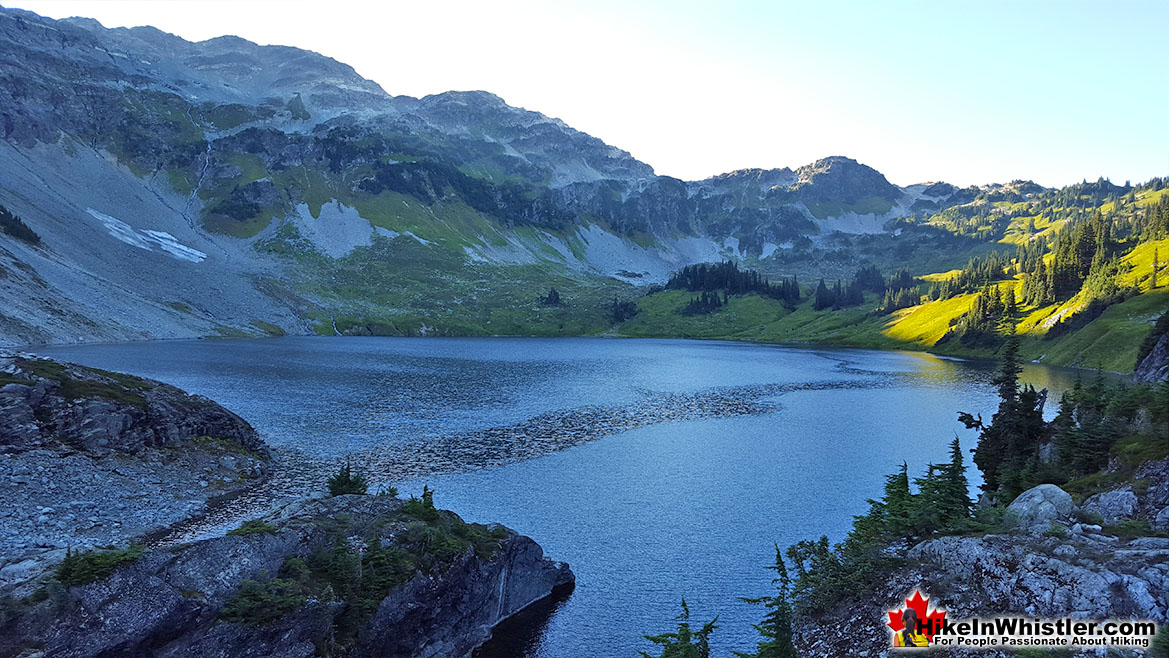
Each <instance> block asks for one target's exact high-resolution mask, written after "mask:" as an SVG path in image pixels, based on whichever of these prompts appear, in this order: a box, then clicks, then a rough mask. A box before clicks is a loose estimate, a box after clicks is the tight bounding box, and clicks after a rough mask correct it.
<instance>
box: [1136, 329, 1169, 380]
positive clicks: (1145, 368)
mask: <svg viewBox="0 0 1169 658" xmlns="http://www.w3.org/2000/svg"><path fill="white" fill-rule="evenodd" d="M1133 377H1134V378H1135V379H1136V380H1137V381H1138V382H1149V383H1155V382H1165V381H1169V333H1163V334H1161V337H1160V338H1158V339H1157V342H1156V343H1154V344H1153V349H1152V350H1151V351H1150V352H1149V353H1148V354H1146V355H1145V357H1144V358H1143V359H1141V361H1140V363H1137V367H1136V369H1135V370H1134V371H1133Z"/></svg>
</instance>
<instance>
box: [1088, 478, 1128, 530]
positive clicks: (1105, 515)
mask: <svg viewBox="0 0 1169 658" xmlns="http://www.w3.org/2000/svg"><path fill="white" fill-rule="evenodd" d="M1081 509H1083V510H1084V511H1085V512H1088V513H1091V514H1095V515H1097V516H1099V517H1100V518H1101V519H1103V520H1104V523H1105V524H1106V525H1112V524H1114V523H1118V522H1120V521H1124V520H1126V519H1132V518H1135V517H1136V511H1137V495H1136V494H1135V493H1133V490H1132V487H1127V486H1126V487H1123V488H1120V489H1117V490H1115V491H1105V492H1104V493H1098V494H1096V495H1095V496H1092V497H1090V498H1088V500H1086V501H1084V504H1083V506H1082V508H1081Z"/></svg>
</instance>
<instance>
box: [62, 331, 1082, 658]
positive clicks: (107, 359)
mask: <svg viewBox="0 0 1169 658" xmlns="http://www.w3.org/2000/svg"><path fill="white" fill-rule="evenodd" d="M39 351H40V352H41V353H44V354H46V355H48V356H53V357H57V358H61V359H65V360H70V361H75V362H79V363H84V364H87V365H92V366H97V367H101V368H107V369H111V370H118V371H123V372H129V373H133V374H137V375H143V376H147V377H152V378H155V379H159V380H162V381H165V382H168V383H171V384H174V385H176V386H179V387H181V388H184V389H186V390H188V391H190V392H193V393H200V394H203V395H206V396H208V397H211V398H213V399H215V400H216V401H218V402H220V403H221V404H223V405H224V406H226V407H228V408H230V409H232V410H233V411H235V412H237V413H239V414H240V415H241V416H243V417H244V418H246V419H247V420H248V421H250V422H251V423H252V424H253V425H255V426H256V428H257V429H259V430H260V432H261V433H262V435H263V436H264V437H265V439H266V440H267V441H268V442H269V443H270V444H272V445H274V446H276V447H278V448H279V449H280V454H281V455H282V459H284V460H288V461H289V463H292V462H293V461H296V460H297V459H298V457H300V458H303V462H304V463H321V464H324V463H331V462H329V460H335V459H336V458H337V457H338V456H339V455H346V454H351V453H352V454H364V455H369V454H377V453H378V451H382V452H384V453H386V454H394V453H395V450H398V449H399V448H400V447H401V446H403V445H405V444H407V443H415V444H417V443H419V442H421V443H425V442H428V441H429V442H436V441H440V440H454V441H456V442H457V441H459V440H461V439H459V437H462V436H467V435H470V434H473V433H475V432H482V431H485V430H492V428H515V427H521V428H526V429H525V433H524V434H523V436H525V437H531V436H534V435H539V434H540V433H541V432H544V431H547V432H556V431H563V428H564V427H566V426H571V422H568V425H564V424H561V425H548V424H547V423H546V421H543V420H540V419H542V418H547V417H549V415H553V416H557V417H566V418H569V419H570V421H571V419H572V418H577V417H578V416H579V414H580V413H581V412H582V410H587V409H596V408H600V409H603V410H610V409H612V410H623V413H626V414H627V415H631V416H635V417H636V416H637V414H638V413H642V416H641V417H639V418H640V419H639V420H638V422H637V423H635V428H634V429H629V430H627V431H617V432H616V433H614V432H601V431H599V430H598V431H597V433H596V436H597V437H599V438H597V440H593V441H591V442H583V443H582V442H581V441H575V443H581V444H580V445H575V446H574V447H570V448H567V449H564V450H559V451H555V452H552V453H551V454H544V455H543V456H539V457H536V458H532V459H523V460H521V461H514V462H512V463H507V464H504V465H493V466H491V467H489V468H484V467H482V466H484V465H485V464H486V463H487V462H486V460H483V463H477V461H476V457H474V455H472V456H470V457H466V456H463V457H458V458H454V457H452V459H451V460H450V462H449V463H447V465H446V466H445V467H444V468H442V469H435V470H434V471H433V474H427V473H431V471H430V470H428V467H427V465H420V466H417V467H416V468H415V469H414V470H412V471H409V472H411V473H415V474H417V473H423V474H424V475H423V476H422V477H415V478H412V479H402V478H401V477H400V476H398V475H397V473H399V472H406V471H394V472H384V473H373V474H371V475H372V476H373V479H374V480H380V481H384V482H394V483H396V484H398V486H399V489H401V490H402V492H403V494H405V493H410V492H416V491H418V490H420V489H421V488H422V485H423V484H429V485H430V486H431V487H432V488H434V489H436V490H437V494H436V497H435V499H436V502H437V503H438V504H439V505H440V506H441V507H445V508H449V509H453V510H455V511H456V512H458V513H460V514H461V515H462V516H463V517H464V518H465V519H467V520H469V521H479V522H488V521H494V522H500V523H503V524H505V525H507V526H509V527H511V528H514V529H515V530H517V531H519V532H521V533H524V534H527V535H529V536H531V537H532V538H534V539H535V540H536V541H538V542H539V543H540V544H541V545H542V546H543V547H544V550H545V552H546V553H547V554H548V555H549V556H550V557H552V558H554V559H557V560H563V561H567V562H569V563H570V564H571V565H572V568H573V570H574V572H575V573H576V575H577V587H576V590H575V592H574V593H573V594H572V595H571V596H570V597H569V598H568V599H567V600H565V601H562V602H560V603H559V604H557V605H556V606H554V607H553V608H552V611H551V613H550V616H549V615H544V617H543V618H538V619H537V620H536V622H537V623H535V624H534V625H533V626H531V627H529V628H527V629H526V632H528V633H530V634H531V637H530V638H527V640H526V641H525V642H522V643H521V644H523V645H524V648H523V649H522V651H520V655H523V656H529V657H533V658H534V657H540V658H575V657H577V656H586V655H587V656H596V657H608V656H633V655H636V650H637V649H646V650H648V649H650V645H649V644H648V643H647V642H645V641H644V640H642V639H641V636H642V635H644V634H647V633H657V632H662V631H666V630H670V629H671V628H672V625H673V622H672V619H673V617H674V616H675V615H676V614H677V612H678V603H679V600H680V598H681V597H682V596H685V597H686V599H687V602H688V603H689V605H690V608H691V610H692V611H693V613H694V615H695V617H696V618H697V619H699V620H704V619H707V618H710V617H713V616H714V615H719V626H720V628H719V630H718V631H717V633H716V634H715V636H714V638H713V641H712V646H713V650H714V653H715V655H717V656H729V655H730V651H731V650H748V649H750V648H752V647H753V643H754V642H755V640H756V637H755V636H754V631H753V630H752V629H751V626H750V625H751V624H752V623H754V622H757V621H758V620H759V618H760V616H761V614H762V611H761V610H760V609H759V608H757V607H753V606H750V605H748V604H745V603H743V602H741V601H740V600H739V598H738V597H741V596H760V595H764V594H767V593H768V591H769V587H770V580H771V573H770V572H769V571H766V570H765V569H764V567H766V566H767V565H768V564H770V563H771V562H772V561H773V559H774V554H775V553H774V548H773V546H774V544H776V543H778V544H779V545H780V546H786V545H788V544H791V543H793V542H795V541H798V540H800V539H804V538H813V537H818V536H820V535H825V534H826V535H828V536H829V537H830V538H832V539H840V538H842V537H843V535H844V534H845V533H846V532H847V530H848V528H849V525H850V523H851V519H852V516H853V515H855V514H859V513H861V512H863V511H865V509H866V507H867V505H866V503H865V499H867V498H871V497H874V496H878V495H879V494H880V492H881V487H882V484H883V481H884V476H885V475H886V474H887V473H890V472H892V471H894V470H896V469H897V467H898V466H899V465H900V463H901V462H902V461H906V462H908V464H909V469H910V473H911V475H915V474H920V473H921V472H922V471H923V469H924V468H925V465H926V464H928V463H930V462H940V461H945V460H947V459H948V454H947V450H948V444H949V442H950V440H951V439H952V438H953V437H954V436H958V437H960V439H961V440H962V443H963V446H964V447H965V448H971V447H973V440H974V434H973V432H970V431H968V430H966V429H965V428H963V426H962V425H961V424H960V423H958V422H957V415H956V412H957V411H959V410H962V411H970V412H974V413H982V414H983V415H984V416H985V417H987V418H989V416H990V414H991V413H992V412H993V410H994V407H995V405H996V399H995V397H994V391H993V388H992V387H991V385H990V375H991V367H990V366H988V365H987V364H985V363H973V362H964V361H958V360H953V359H943V358H938V357H934V356H930V355H926V354H919V353H908V352H874V351H862V350H830V349H804V348H792V347H777V346H764V345H749V344H736V343H725V342H696V341H683V340H624V339H588V338H582V339H507V338H465V339H450V338H445V339H444V338H403V339H393V338H367V339H363V338H345V339H337V338H281V339H268V340H215V341H171V342H155V343H129V344H117V345H91V346H77V347H59V348H51V349H41V350H39ZM1074 377H1075V374H1074V373H1073V372H1071V371H1067V370H1061V369H1055V368H1046V367H1040V366H1029V367H1027V368H1026V369H1025V371H1024V374H1023V378H1024V379H1025V380H1026V381H1028V382H1031V383H1034V384H1035V385H1036V386H1037V387H1047V388H1050V389H1052V390H1053V392H1054V395H1053V396H1052V397H1051V398H1049V399H1050V400H1051V401H1050V402H1049V403H1048V405H1049V413H1050V409H1052V408H1054V401H1055V400H1056V399H1058V392H1059V391H1062V390H1063V389H1065V388H1067V387H1069V386H1070V385H1071V383H1072V382H1073V381H1074ZM711 391H714V392H720V393H721V394H722V395H723V397H722V398H719V399H720V400H723V401H724V402H719V403H717V404H712V405H707V406H709V407H710V408H711V409H712V410H708V411H703V412H702V413H691V414H689V415H688V416H686V418H688V419H687V420H681V421H674V422H654V421H655V420H656V419H657V418H656V417H657V416H660V415H661V414H663V413H666V412H668V411H669V410H670V409H671V408H672V407H671V405H679V406H682V405H691V404H692V403H693V400H695V399H697V400H702V399H704V398H703V396H704V395H706V394H707V393H708V392H711ZM728 395H729V396H731V397H732V398H735V397H742V398H743V399H751V400H754V401H756V402H757V403H759V404H760V405H761V407H760V408H759V409H755V410H754V411H752V412H751V413H749V414H746V415H744V414H743V413H737V414H736V413H729V412H728V413H723V412H722V411H721V409H722V408H723V407H722V406H720V405H723V406H725V404H724V403H725V398H726V397H727V396H728ZM686 396H690V397H686ZM654 401H656V402H654ZM663 401H664V402H663ZM655 405H656V406H655ZM700 406H701V405H700ZM702 408H703V409H706V408H707V407H702ZM645 409H649V410H650V411H648V412H645V411H639V410H645ZM760 409H761V410H760ZM651 412H652V413H651ZM558 414H559V415H558ZM645 414H649V415H650V416H651V417H650V418H645V417H644V416H645ZM579 417H581V418H589V419H592V418H593V417H592V416H579ZM588 422H589V423H592V424H594V425H595V424H596V423H595V420H589V421H588ZM545 427H547V428H548V429H547V430H545V429H544V428H545ZM578 430H579V431H582V432H585V433H586V434H588V432H589V431H591V430H590V429H589V428H587V427H585V428H583V429H580V428H576V427H575V426H574V429H573V430H572V431H574V432H576V431H578ZM451 437H454V438H453V439H452V438H451ZM550 438H552V439H555V438H556V437H550ZM588 438H593V437H592V436H591V435H588V436H587V437H586V439H588ZM527 440H528V439H524V441H527ZM545 452H546V451H545ZM452 454H453V453H452ZM492 463H494V462H492ZM971 476H972V477H971V479H972V485H976V484H977V482H978V479H977V476H976V475H975V473H974V472H973V471H972V473H971ZM511 639H514V637H513V638H511ZM516 651H517V649H515V648H514V646H513V645H508V647H507V648H505V649H500V650H498V651H497V652H496V653H495V654H492V655H514V653H515V652H516ZM484 653H485V655H486V654H490V650H489V651H486V652H484Z"/></svg>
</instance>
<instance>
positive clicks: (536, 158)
mask: <svg viewBox="0 0 1169 658" xmlns="http://www.w3.org/2000/svg"><path fill="white" fill-rule="evenodd" d="M46 35H49V37H48V38H46ZM0 65H2V66H0V83H2V84H0V134H3V136H4V139H3V141H2V143H0V175H2V178H0V180H3V181H4V182H3V183H2V184H0V205H3V206H5V207H7V208H9V209H10V210H11V211H12V212H13V213H14V214H15V215H16V216H18V217H20V218H22V220H23V221H24V222H26V223H27V225H28V226H29V227H31V229H30V230H32V231H33V232H34V233H35V234H36V235H38V236H40V238H41V240H40V243H39V245H37V246H30V245H26V244H23V243H20V242H19V241H18V240H15V241H14V240H9V239H8V237H7V236H5V235H4V234H0V268H3V269H2V270H0V272H2V273H3V274H4V276H3V277H0V299H3V300H4V301H5V302H6V306H7V311H5V312H3V313H0V342H6V343H9V344H27V343H43V342H75V341H84V340H124V339H141V338H179V337H196V336H206V335H265V334H270V333H275V332H291V333H309V332H313V331H319V332H323V333H333V332H335V331H338V330H339V331H350V330H352V331H358V332H361V331H367V332H372V333H378V332H382V331H388V332H391V333H406V334H409V333H424V334H427V333H435V332H437V333H452V334H464V333H473V334H482V333H488V334H494V333H509V334H532V333H534V334H541V335H565V334H572V333H574V332H575V333H598V332H602V331H605V330H606V329H608V328H610V327H611V326H612V322H611V321H610V320H609V318H608V313H607V311H606V310H605V309H606V308H607V305H608V304H609V303H610V301H611V300H612V299H613V298H614V297H620V298H624V299H626V300H628V299H629V298H631V297H636V296H638V295H640V294H641V291H644V289H645V287H646V286H648V285H652V284H660V283H664V282H665V281H666V280H667V279H668V278H669V276H670V274H671V273H672V272H674V271H676V270H678V269H680V268H681V267H683V266H686V265H689V264H694V263H698V262H707V261H717V260H723V259H729V260H733V261H736V262H739V263H741V264H743V265H746V266H749V267H754V268H756V269H758V270H760V271H761V272H762V273H763V274H765V275H768V276H773V277H777V276H783V275H792V274H798V275H800V276H801V277H804V278H805V280H808V279H809V278H813V277H818V276H837V277H840V276H850V275H851V273H852V272H851V271H850V270H855V268H856V267H857V265H859V264H863V263H871V264H877V265H880V266H881V267H884V268H886V271H887V272H891V271H892V270H893V269H896V268H898V267H910V268H913V269H915V271H917V272H918V273H926V272H932V271H945V270H948V269H953V268H956V267H960V266H961V264H962V263H963V262H965V261H966V260H967V259H968V258H969V257H970V256H971V255H977V254H980V253H985V252H986V251H988V250H990V249H993V248H994V245H993V243H989V242H988V241H987V236H988V235H990V234H989V233H986V232H983V233H968V232H964V229H963V228H962V227H964V226H966V224H968V223H970V222H972V221H973V222H976V223H977V222H983V221H984V220H985V218H986V216H988V214H989V215H993V216H995V217H996V218H997V219H995V223H994V226H995V227H998V226H1000V225H1005V224H1004V222H1007V223H1009V221H1013V220H1010V219H1009V217H1006V218H1003V217H999V215H1001V214H1003V213H1007V214H1008V215H1010V216H1012V217H1013V216H1014V215H1015V214H1018V212H1022V210H1020V211H1018V212H1016V211H1015V210H1011V209H1010V208H1011V207H1012V206H1011V204H1014V205H1015V206H1025V205H1027V204H1028V203H1029V202H1030V201H1029V200H1033V199H1035V198H1038V197H1039V196H1042V195H1045V194H1051V193H1053V191H1052V190H1048V189H1047V188H1043V187H1041V186H1037V185H1035V184H1034V183H1031V182H1029V181H1012V182H1010V183H1006V184H990V185H985V186H981V187H966V188H960V187H957V186H954V185H951V184H948V183H944V182H932V183H919V184H914V185H909V186H898V185H894V184H892V183H890V182H889V181H888V180H887V179H886V178H885V176H884V175H883V174H881V173H880V172H879V171H877V170H876V169H874V168H872V167H870V166H868V165H865V164H862V163H860V162H858V161H856V160H854V159H851V158H848V157H845V156H829V157H825V158H821V159H819V160H816V161H815V162H812V163H809V164H806V165H803V166H800V167H797V168H795V169H791V168H788V167H783V168H773V169H743V170H737V171H733V172H727V173H724V174H719V175H716V176H712V177H708V178H706V179H703V180H699V181H683V180H680V179H677V178H673V177H669V176H661V175H657V174H656V173H655V172H654V170H653V168H652V167H651V166H650V165H649V164H647V163H645V162H642V161H640V160H638V159H636V158H634V157H633V156H632V155H631V154H630V153H628V152H627V151H624V150H622V149H620V148H619V147H616V146H612V145H609V144H607V143H605V142H603V141H602V140H600V139H598V138H596V137H593V136H591V135H588V134H587V133H584V132H581V131H578V130H576V129H574V128H572V127H571V126H569V125H568V124H566V123H565V122H563V121H561V120H559V119H556V118H552V117H548V116H546V115H544V114H542V113H539V112H535V111H531V110H526V109H523V108H517V107H513V106H511V105H508V104H507V103H506V102H505V101H504V100H503V99H502V98H500V97H499V96H497V95H495V94H492V93H490V92H487V91H448V92H443V93H440V94H432V95H428V96H424V97H422V98H413V97H409V96H393V95H391V94H389V93H387V92H386V91H385V90H384V89H383V88H382V87H381V86H380V85H378V84H377V83H375V82H373V81H370V80H367V79H365V78H363V77H361V76H360V75H359V74H358V73H357V72H356V71H355V70H354V69H353V68H352V67H350V66H348V65H346V64H344V63H341V62H339V61H337V60H334V59H332V58H328V57H326V56H324V55H320V54H317V53H313V52H311V51H305V50H301V49H297V48H294V47H291V46H260V45H257V44H254V43H252V42H250V41H247V40H245V39H241V38H238V37H230V36H228V37H217V38H215V39H209V40H205V41H200V42H190V41H186V40H184V39H182V38H181V37H177V36H174V35H170V34H167V33H165V32H162V31H160V30H157V29H155V28H150V27H140V28H115V29H107V28H104V27H102V26H100V23H97V22H96V21H93V20H92V19H65V20H61V21H54V20H51V19H46V18H42V17H39V16H37V15H36V14H33V13H31V12H24V11H20V10H12V9H2V8H0ZM1114 187H1115V186H1114ZM1117 189H1118V190H1127V189H1128V188H1117ZM996 204H997V205H996ZM1000 206H1001V207H1000ZM996 213H997V214H996ZM994 230H996V231H997V230H999V229H998V228H995V229H994ZM996 237H997V235H996ZM1003 239H1004V240H1005V239H1006V237H1004V238H1003ZM1012 239H1014V238H1012ZM184 255H185V256H184ZM188 257H189V258H188ZM184 258H187V260H182V259H184ZM177 261H182V262H177ZM358 272H359V273H360V276H357V275H356V274H355V273H358ZM812 280H814V278H813V279H812ZM342 282H344V283H342ZM549 287H556V288H557V289H558V290H560V291H561V292H562V293H566V294H567V295H566V296H567V298H569V299H573V300H574V303H573V304H571V305H566V306H562V307H558V308H543V307H541V305H540V304H539V301H538V300H539V299H541V298H542V297H543V296H544V295H545V294H546V293H547V289H548V288H549ZM338 327H340V329H338Z"/></svg>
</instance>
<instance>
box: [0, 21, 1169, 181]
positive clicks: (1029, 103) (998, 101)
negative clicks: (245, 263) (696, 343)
mask: <svg viewBox="0 0 1169 658" xmlns="http://www.w3.org/2000/svg"><path fill="white" fill-rule="evenodd" d="M0 2H4V4H5V5H6V6H17V7H22V8H25V9H30V10H33V11H36V12H38V13H40V14H43V15H47V16H52V17H54V18H61V17H65V16H74V15H81V16H90V17H93V18H96V19H98V20H99V21H101V22H102V23H103V24H104V25H106V26H107V27H114V26H133V25H143V24H149V25H154V26H156V27H158V28H160V29H163V30H166V31H168V32H173V33H176V34H178V35H180V36H182V37H185V38H187V39H191V40H199V39H206V38H210V37H214V36H219V35H222V34H236V35H239V36H242V37H244V38H247V39H250V40H252V41H256V42H258V43H264V44H283V45H290V46H298V47H301V48H308V49H311V50H315V51H317V52H320V53H322V54H325V55H328V56H330V57H333V58H336V59H338V60H341V61H343V62H345V63H347V64H350V65H352V66H353V67H354V68H355V69H357V71H358V72H359V73H361V74H362V75H364V76H366V77H368V78H371V79H373V80H375V81H377V82H378V83H379V84H381V86H382V87H383V88H384V89H385V90H386V91H388V92H389V93H391V94H395V95H397V94H407V95H411V96H424V95H426V94H432V93H437V92H442V91H446V90H450V89H459V90H467V89H485V90H488V91H491V92H493V93H496V94H498V95H499V96H502V97H503V98H504V100H506V101H507V102H508V103H510V104H512V105H518V106H521V107H525V108H528V109H532V110H537V111H540V112H543V113H545V114H547V115H550V116H555V117H559V118H561V119H563V120H564V121H566V122H567V123H568V124H570V125H572V126H573V127H575V128H578V129H580V130H583V131H585V132H588V133H590V134H592V135H595V136H597V137H599V138H601V139H603V140H605V141H606V142H608V143H610V144H613V145H616V146H619V147H621V148H623V149H626V150H628V151H630V152H631V153H632V154H633V155H634V156H635V157H637V158H639V159H641V160H644V161H646V162H648V163H649V164H650V165H652V166H653V167H654V168H655V169H656V170H657V172H658V173H660V174H666V175H670V176H677V177H679V178H684V179H696V178H704V177H706V176H710V175H713V174H716V173H721V172H725V171H731V170H734V169H741V168H745V167H783V166H790V167H796V166H799V165H802V164H806V163H808V162H811V161H813V160H815V159H817V158H820V157H824V156H827V155H847V156H850V157H853V158H856V159H857V160H860V161H861V162H863V163H865V164H868V165H871V166H873V167H876V168H877V169H879V170H880V171H881V172H883V173H884V174H885V175H886V176H887V177H888V178H889V179H890V181H892V182H894V183H898V184H902V185H904V184H909V183H914V182H922V181H926V180H945V181H948V182H951V183H956V184H960V185H967V184H978V183H987V182H993V181H1006V180H1010V179H1014V178H1030V179H1033V180H1035V181H1037V182H1039V183H1041V184H1044V185H1062V184H1067V183H1072V182H1077V181H1079V180H1081V179H1084V178H1088V179H1095V178H1097V177H1098V176H1105V177H1110V178H1112V179H1113V181H1114V182H1117V183H1120V182H1123V181H1124V180H1127V179H1131V180H1132V181H1134V182H1136V181H1141V180H1146V179H1148V178H1151V177H1153V176H1164V175H1169V75H1167V74H1166V72H1167V71H1169V2H1167V1H1166V0H1153V1H1148V2H1137V1H1116V2H1099V1H1098V0H1097V1H1092V2H1087V1H1075V0H1064V1H1058V2H1057V1H1051V0H1046V1H1045V0H1010V1H998V0H978V1H977V2H958V1H957V0H955V1H949V2H948V1H945V0H929V1H922V2H901V1H897V0H890V1H885V2H873V1H872V0H864V1H857V2H832V1H815V2H813V1H804V2H779V1H775V0H772V1H770V2H769V1H766V0H764V1H760V2H732V1H729V0H724V1H723V2H689V1H688V0H665V1H661V2H659V1H656V0H623V1H620V0H582V1H576V0H571V1H560V0H555V1H548V0H542V1H533V2H527V1H512V0H491V1H485V0H471V1H465V2H448V1H444V0H410V1H409V2H399V1H395V0H387V1H382V2H357V1H354V0H325V1H317V0H299V1H297V0H210V1H208V0H204V1H201V2H197V1H190V0H169V1H165V2H162V1H157V2H148V1H146V0H84V1H76V0H74V1H70V0H39V1H38V0H7V1H5V0H0Z"/></svg>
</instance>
